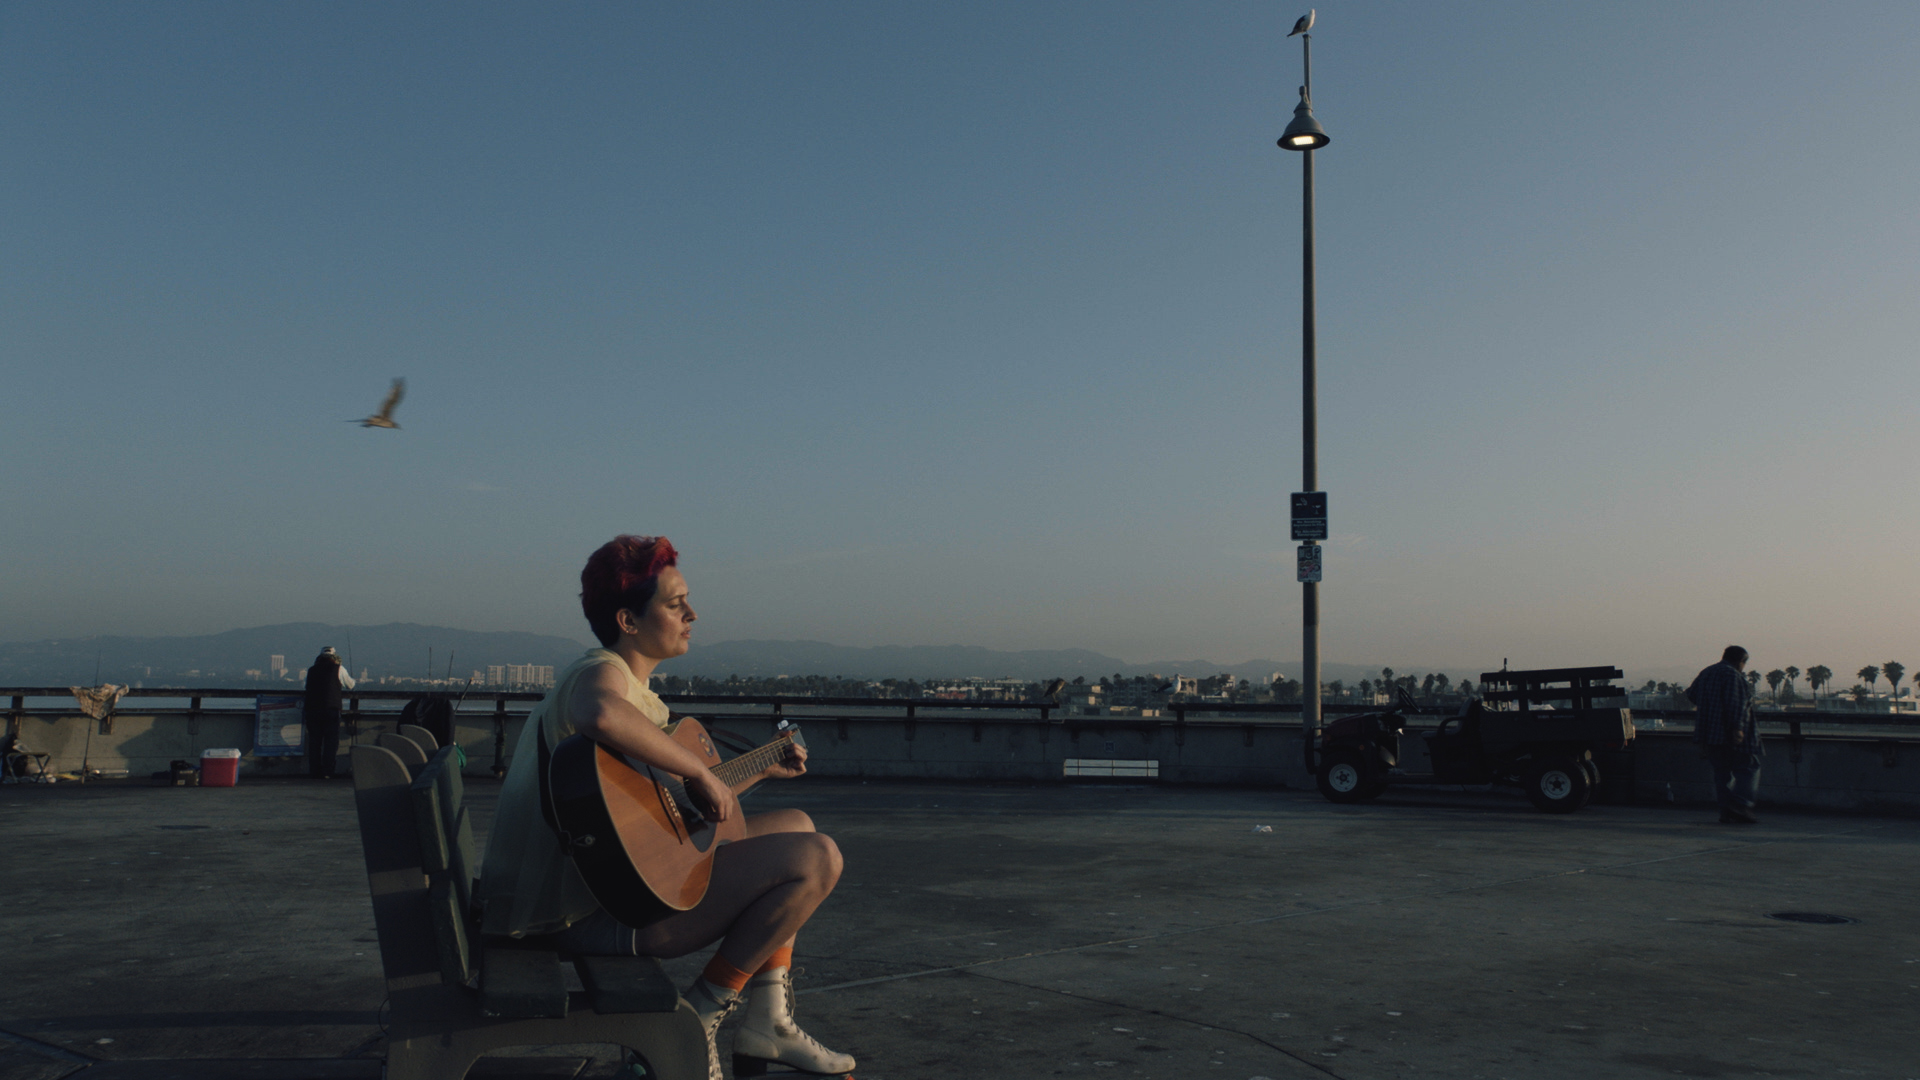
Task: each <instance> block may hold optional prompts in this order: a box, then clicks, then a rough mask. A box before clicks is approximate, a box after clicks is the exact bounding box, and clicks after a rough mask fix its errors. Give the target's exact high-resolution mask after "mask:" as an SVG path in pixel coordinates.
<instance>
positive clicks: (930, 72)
mask: <svg viewBox="0 0 1920 1080" xmlns="http://www.w3.org/2000/svg"><path fill="white" fill-rule="evenodd" d="M1300 13H1301V12H1300V11H1297V10H1294V9H1291V8H1286V9H1282V8H1277V7H1274V6H1272V5H1250V4H1238V5H1236V4H1206V5H1197V4H1196V5H1149V4H1140V5H1129V4H1118V3H1097V4H1096V3H1087V4H1074V3H1057V4H1044V5H1033V4H1013V3H1009V4H990V3H975V4H964V5H938V6H936V5H891V4H851V3H848V4H812V5H800V4H759V5H744V4H736V5H699V6H695V5H647V4H599V5H588V4H576V5H547V4H513V5H485V4H445V5H430V4H415V5H381V4H326V5H320V4H310V5H260V4H198V5H192V4H178V5H135V4H97V5H68V4H52V3H45V4H11V5H7V6H5V7H0V101H4V102H5V103H6V104H5V106H4V107H0V140H4V144H5V145H6V146H7V147H8V148H9V149H8V152H7V153H6V154H5V155H4V156H0V194H3V195H4V197H5V201H6V204H7V206H8V208H9V212H8V213H7V214H6V215H4V220H3V221H0V243H3V244H4V246H5V250H6V251H7V253H8V257H7V258H5V259H4V260H0V395H4V399H5V401H6V403H7V406H8V407H7V408H6V410H5V416H6V419H5V428H4V430H5V442H4V445H5V447H6V449H5V455H6V457H5V462H6V468H5V469H4V472H3V473H0V495H3V496H4V502H5V505H6V506H8V507H9V508H10V512H9V513H7V514H6V515H4V517H3V518H0V638H4V639H14V640H17V639H27V638H39V637H52V636H77V635H83V634H93V633H195V632H206V631H214V630H220V629H226V628H230V627H234V626H243V625H257V624H262V623H270V622H280V621H293V620H307V619H312V620H321V621H329V622H354V623H368V622H385V621H390V620H405V621H418V622H428V623H444V624H450V625H457V626H462V627H468V628H472V629H526V630H536V631H543V632H554V633H565V634H568V635H571V636H576V637H580V638H583V639H584V638H585V636H586V633H585V628H584V625H583V623H582V622H581V620H580V618H579V616H578V608H577V605H576V604H575V602H574V599H573V597H574V593H575V592H576V591H577V574H578V568H579V565H580V563H581V562H582V560H583V559H584V557H585V555H586V553H587V552H589V551H590V550H592V548H593V547H594V546H596V545H597V544H598V543H600V542H601V541H603V540H605V539H606V538H607V537H609V536H611V535H613V534H614V533H616V532H621V531H635V532H664V533H666V534H667V535H669V536H671V537H672V538H673V539H674V541H675V542H676V543H677V544H678V545H679V546H680V547H681V549H682V551H683V552H684V554H685V563H684V566H685V569H686V571H687V573H688V575H689V578H690V581H691V582H692V586H693V593H694V599H695V602H696V606H697V607H698V608H699V609H700V610H701V613H702V626H701V628H700V635H702V636H705V637H708V638H710V639H712V640H725V639H734V638H747V637H776V638H785V637H807V638H817V639H822V640H828V641H833V642H837V643H840V644H848V645H871V644H884V643H905V644H978V645H986V646H990V647H995V648H1042V647H1088V648H1095V649H1100V650H1103V651H1106V652H1110V653H1113V654H1115V655H1118V656H1121V657H1123V658H1126V659H1128V660H1133V661H1145V660H1155V659H1164V658H1180V657H1207V658H1211V659H1214V660H1219V661H1223V662H1231V661H1238V660H1241V659H1245V658H1249V657H1256V656H1267V657H1273V658H1277V659H1288V658H1292V657H1294V656H1297V654H1298V649H1299V630H1298V618H1299V595H1298V594H1299V589H1298V587H1297V586H1296V585H1295V584H1294V583H1293V582H1292V544H1291V542H1290V541H1289V540H1288V539H1287V534H1286V529H1287V522H1286V513H1287V509H1286V494H1287V492H1289V491H1291V490H1294V489H1295V488H1296V487H1297V486H1298V484H1299V455H1300V449H1299V437H1298V423H1299V367H1298V355H1299V303H1298V290H1299V277H1298V274H1299V240H1300V237H1299V210H1298V205H1299V159H1298V158H1297V157H1296V156H1295V155H1292V154H1288V153H1285V152H1282V151H1280V150H1278V149H1276V148H1275V147H1274V145H1273V142H1274V139H1275V137H1277V135H1278V133H1279V131H1280V129H1281V128H1282V127H1283V126H1284V125H1285V123H1286V121H1287V119H1288V118H1289V115H1290V112H1291V108H1292V105H1293V99H1294V87H1295V86H1296V85H1297V83H1298V81H1299V76H1298V72H1299V49H1298V42H1297V41H1294V42H1287V41H1284V40H1283V39H1282V35H1283V34H1284V33H1285V30H1286V29H1287V28H1288V27H1289V26H1291V24H1292V21H1293V19H1294V18H1295V17H1296V16H1297V15H1299V14H1300ZM1319 16H1320V21H1319V25H1318V26H1317V27H1316V29H1315V35H1314V45H1315V57H1314V59H1315V61H1316V63H1315V105H1316V109H1317V112H1318V114H1319V116H1320V118H1321V120H1322V121H1323V122H1324V123H1325V125H1326V127H1327V129H1328V131H1329V132H1330V134H1331V135H1332V137H1333V140H1334V141H1333V143H1332V145H1331V146H1329V147H1328V148H1327V149H1326V150H1324V151H1321V152H1320V153H1319V154H1318V155H1317V156H1316V169H1317V173H1318V181H1319V244H1320V295H1321V303H1320V341H1321V346H1320V355H1321V398H1320V417H1321V425H1322V443H1321V480H1322V487H1324V488H1326V489H1327V490H1328V491H1329V492H1330V493H1331V496H1330V497H1331V502H1332V507H1333V510H1332V513H1333V531H1334V539H1333V541H1332V542H1331V544H1330V551H1329V553H1328V556H1327V560H1326V563H1327V570H1326V573H1327V583H1326V585H1325V586H1324V587H1323V603H1324V606H1325V616H1324V622H1325V646H1324V653H1325V655H1326V656H1327V657H1328V658H1329V659H1333V660H1340V661H1346V662H1353V663H1369V664H1371V663H1390V664H1393V665H1394V666H1396V667H1399V668H1402V669H1408V668H1420V667H1429V666H1431V667H1441V666H1444V667H1448V668H1459V669H1461V670H1470V669H1471V670H1478V669H1479V667H1480V665H1485V664H1495V663H1496V662H1497V661H1498V660H1499V659H1500V658H1501V657H1510V658H1512V660H1513V663H1514V665H1515V666H1550V665H1557V664H1590V663H1618V664H1622V665H1624V666H1627V667H1629V668H1630V669H1633V670H1636V671H1640V670H1645V671H1649V672H1651V671H1653V670H1656V669H1657V670H1665V669H1667V668H1673V669H1676V670H1677V669H1692V668H1696V667H1698V666H1700V665H1701V664H1704V663H1707V662H1709V661H1711V660H1712V659H1713V658H1714V655H1715V654H1717V651H1718V649H1719V647H1720V646H1721V645H1723V644H1726V643H1727V642H1729V641H1738V642H1740V643H1743V644H1745V645H1747V646H1748V647H1749V648H1750V649H1752V650H1753V652H1754V654H1755V661H1756V663H1758V664H1760V665H1762V667H1763V669H1764V668H1766V667H1773V666H1784V665H1786V664H1796V665H1798V666H1800V667H1803V668H1804V667H1807V666H1810V665H1811V664H1815V663H1825V664H1827V665H1829V666H1831V667H1833V668H1835V669H1842V670H1846V671H1851V670H1852V669H1853V668H1855V667H1858V666H1860V665H1861V664H1865V663H1869V662H1872V663H1878V662H1880V661H1882V660H1886V659H1904V660H1906V661H1907V662H1908V663H1909V664H1910V666H1920V665H1916V664H1915V663H1914V661H1916V660H1920V651H1916V650H1920V632H1916V631H1920V626H1917V625H1916V623H1917V621H1920V620H1916V618H1915V616H1914V615H1913V609H1914V603H1915V599H1916V596H1920V569H1916V566H1915V560H1914V559H1913V557H1912V555H1911V553H1910V548H1911V543H1910V539H1911V538H1912V537H1913V536H1914V535H1915V534H1916V527H1917V526H1920V512H1917V511H1916V510H1915V509H1914V507H1915V503H1916V498H1920V479H1915V471H1914V463H1915V461H1916V458H1917V457H1920V455H1916V453H1915V451H1916V450H1917V449H1920V437H1917V436H1916V433H1915V428H1914V423H1913V420H1914V416H1915V413H1916V410H1920V378H1916V369H1915V364H1914V351H1915V347H1914V342H1915V341H1916V340H1920V304H1916V303H1915V301H1914V297H1915V296H1916V294H1920V266H1916V262H1917V261H1920V256H1917V255H1916V253H1917V252H1920V214H1917V213H1916V198H1915V191H1916V190H1920V187H1917V186H1916V181H1915V177H1916V176H1920V138H1916V135H1920V131H1916V128H1917V127H1920V122H1917V121H1916V119H1915V115H1916V114H1915V110H1914V108H1913V103H1914V102H1915V101H1916V100H1920V7H1915V6H1913V5H1911V4H1838V5H1831V6H1823V7H1820V8H1818V9H1817V10H1816V9H1810V8H1808V7H1807V6H1806V5H1804V4H1787V3H1691V4H1634V3H1625V4H1611V5H1604V6H1597V5H1561V4H1538V5H1520V4H1467V3H1450V4H1444V5H1443V4H1427V3H1405V4H1387V3H1380V4H1360V3H1346V4H1342V3H1335V4H1327V5H1322V6H1321V8H1320V12H1319ZM393 376H405V377H406V378H407V379H408V381H409V387H410V389H409V394H408V397H407V400H406V401H405V402H404V403H403V404H402V405H401V407H400V409H399V412H398V414H397V418H398V419H399V421H400V423H401V424H402V425H403V430H401V431H399V432H386V431H367V430H363V429H361V428H359V427H356V426H351V425H348V424H345V423H342V422H341V421H343V420H345V419H347V418H348V417H355V416H361V415H364V414H366V413H367V412H369V411H371V410H372V409H373V408H374V406H375V405H376V404H377V402H378V401H379V399H380V397H381V395H382V394H383V393H384V391H385V388H386V384H387V381H388V379H390V378H391V377H393Z"/></svg>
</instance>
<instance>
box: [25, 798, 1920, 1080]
mask: <svg viewBox="0 0 1920 1080" xmlns="http://www.w3.org/2000/svg"><path fill="white" fill-rule="evenodd" d="M497 791H498V787H497V785H496V784H494V783H492V782H491V781H484V780H476V781H473V782H472V783H471V785H470V787H469V797H470V800H471V803H472V805H473V807H474V810H475V812H476V815H477V817H478V822H477V824H478V825H479V826H480V827H481V828H482V829H483V830H484V828H485V826H486V825H487V824H488V822H489V820H490V815H491V813H492V809H493V801H494V798H495V795H496V793H497ZM775 805H793V806H799V807H802V808H804V809H805V810H807V811H808V812H809V813H811V814H812V815H813V816H814V817H815V819H816V820H817V821H818V822H819V824H820V826H821V828H822V829H823V831H826V832H828V833H830V834H832V835H833V836H834V837H835V838H836V839H837V840H838V841H839V842H840V844H841V847H842V849H843V850H844V851H845V853H846V856H847V866H848V870H847V875H846V877H845V878H844V879H843V882H842V884H841V886H840V888H839V890H838V891H837V892H836V894H835V895H834V896H833V897H832V898H831V899H830V900H829V901H828V903H827V905H826V907H825V908H824V909H823V910H822V912H821V913H820V915H819V916H818V917H817V918H816V919H815V921H814V923H813V924H812V926H810V927H809V929H808V931H807V932H806V933H804V934H803V935H802V937H801V939H800V944H799V950H798V952H799V959H798V963H799V964H800V965H801V966H803V967H804V968H805V969H806V970H805V972H804V973H803V974H802V975H801V976H800V979H799V985H800V987H801V988H802V990H803V991H804V992H805V994H804V996H803V997H802V998H801V999H800V1014H801V1019H802V1021H803V1023H804V1024H805V1025H806V1026H807V1027H808V1028H809V1029H810V1030H812V1031H813V1032H814V1033H815V1034H817V1035H818V1036H820V1038H821V1039H822V1041H824V1042H826V1043H827V1044H828V1045H830V1046H834V1047H836V1048H843V1049H846V1050H848V1051H850V1052H853V1053H855V1054H857V1055H858V1056H859V1057H860V1059H861V1064H860V1067H859V1069H858V1070H857V1075H858V1076H859V1077H860V1078H861V1080H920V1078H933V1077H941V1078H946V1077H956V1078H960V1077H964V1078H972V1077H979V1078H1013V1080H1019V1078H1026V1077H1035V1078H1048V1077H1085V1078H1091V1080H1104V1078H1113V1080H1154V1078H1180V1077H1219V1078H1229V1080H1250V1078H1259V1077H1266V1078H1270V1080H1281V1078H1292V1077H1346V1078H1353V1080H1362V1078H1366V1080H1373V1078H1382V1080H1384V1078H1389V1077H1425V1076H1445V1077H1461V1078H1481V1077H1485V1078H1495V1077H1500V1078H1513V1080H1521V1078H1531V1077H1555V1078H1583V1077H1594V1078H1599V1077H1609V1078H1618V1077H1642V1076H1644V1077H1655V1076H1658V1077H1673V1076H1693V1077H1747V1076H1809V1077H1827V1076H1866V1077H1893V1078H1902V1077H1906V1078H1912V1077H1920V1034H1917V1033H1916V1032H1917V1030H1920V1020H1917V1019H1916V1018H1920V916H1916V913H1915V900H1914V898H1915V897H1916V896H1917V895H1920V821H1915V820H1913V819H1907V818H1871V817H1855V816H1840V815H1831V816H1829V815H1819V814H1789V813H1770V814H1767V815H1766V817H1765V820H1764V823H1763V824H1761V825H1760V826H1757V827H1735V826H1721V825H1717V824H1714V820H1713V813H1712V812H1711V811H1710V810H1708V811H1703V810H1700V809H1697V808H1673V807H1652V808H1649V807H1637V806H1633V807H1614V806H1596V807H1591V808H1589V809H1587V810H1584V811H1582V812H1580V813H1578V814H1574V815H1570V816H1566V817H1551V816H1547V815H1543V814H1539V813H1537V812H1535V811H1533V810H1532V809H1531V808H1530V807H1529V806H1528V805H1527V803H1526V802H1525V801H1524V800H1522V799H1520V798H1519V797H1518V796H1513V797H1507V796H1504V795H1499V794H1493V795H1489V794H1475V793H1460V792H1447V791H1442V790H1426V791H1418V790H1416V791H1396V792H1389V793H1388V795H1386V796H1385V797H1384V798H1382V799H1381V800H1380V801H1378V802H1376V803H1372V804H1367V805H1362V806H1348V807H1343V806H1333V805H1330V804H1328V803H1326V802H1324V801H1322V800H1321V799H1320V798H1319V797H1318V796H1317V795H1314V794H1312V793H1302V792H1297V791H1263V790H1248V789H1220V788H1209V789H1195V788H1166V787H1152V786H1133V787H1126V786H1100V785H1087V786H1067V785H1062V784H1051V785H1019V786H1016V785H984V784H983V785H967V784H952V783H905V782H887V783H881V782H872V783H864V784H863V783H859V782H849V781H840V780H820V779H809V780H802V781H798V782H794V783H789V784H783V785H778V786H775V787H772V788H769V789H767V790H765V791H764V793H763V794H760V795H758V796H756V797H755V799H754V800H753V801H752V803H750V806H749V809H753V808H755V807H760V808H766V807H771V806H775ZM1261 825H1267V826H1271V827H1272V830H1273V831H1272V832H1271V833H1262V832H1256V831H1255V829H1256V827H1257V826H1261ZM0 830H3V832H0V835H4V838H5V839H4V843H0V880H4V882H5V893H4V895H5V909H4V915H0V929H4V931H5V934H4V938H3V939H0V940H4V942H5V948H4V949H0V1032H3V1033H4V1035H0V1078H5V1080H65V1078H68V1077H73V1078H76V1080H158V1078H162V1077H182V1078H186V1077H195V1078H202V1077H204V1078H225V1077H243V1076H244V1077H258V1078H261V1080H309V1078H311V1080H333V1078H356V1080H357V1078H369V1080H370V1078H373V1077H377V1076H378V1075H379V1065H378V1056H379V1053H380V1039H381V1030H380V1025H379V1010H380V1004H381V989H380V979H379V970H378V958H377V952H376V950H375V947H374V944H373V940H372V939H373V936H374V934H373V921H372V913H371V908H370V906H369V903H368V899H367V889H366V876H365V873H364V870H363V867H362V863H361V859H360V847H359V838H358V832H357V829H356V827H355V824H354V818H353V804H352V791H351V787H350V784H349V783H347V782H344V781H342V782H334V783H325V782H311V781H306V780H275V781H261V782H251V783H243V784H242V786H240V787H237V788H233V789H194V788H159V787H151V786H143V785H136V784H95V785H87V786H84V787H82V786H78V785H57V786H52V787H39V786H32V785H23V786H9V787H5V788H0ZM1787 911H1811V912H1822V913H1832V914H1836V915H1841V916H1845V917H1848V918H1850V919H1854V920H1857V921H1855V922H1850V923H1843V924H1835V925H1809V924H1802V923H1793V922H1785V921H1780V920H1776V919H1772V918H1769V917H1768V916H1769V914H1770V913H1777V912H1787ZM702 959H703V958H701V957H695V958H688V959H683V960H680V961H675V962H673V963H672V964H671V965H670V966H671V968H672V969H673V971H674V974H675V975H676V977H677V978H680V979H682V980H683V981H684V980H686V979H688V978H690V977H691V976H692V974H693V973H694V972H696V971H697V970H698V965H699V963H700V962H701V960H702ZM725 1038H726V1036H725V1034H724V1033H723V1035H722V1039H723V1041H724V1039H725ZM520 1053H521V1056H517V1057H512V1058H504V1059H491V1060H489V1061H488V1062H486V1063H484V1064H485V1075H487V1076H490V1077H504V1076H528V1077H532V1076H542V1077H547V1076H575V1075H578V1076H594V1075H603V1076H604V1075H609V1074H610V1072H611V1069H612V1064H613V1062H612V1058H611V1057H609V1056H608V1055H607V1053H605V1052H604V1048H597V1047H531V1048H527V1049H526V1050H525V1051H522V1052H520ZM480 1074H481V1071H480V1070H476V1073H475V1075H480Z"/></svg>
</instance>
